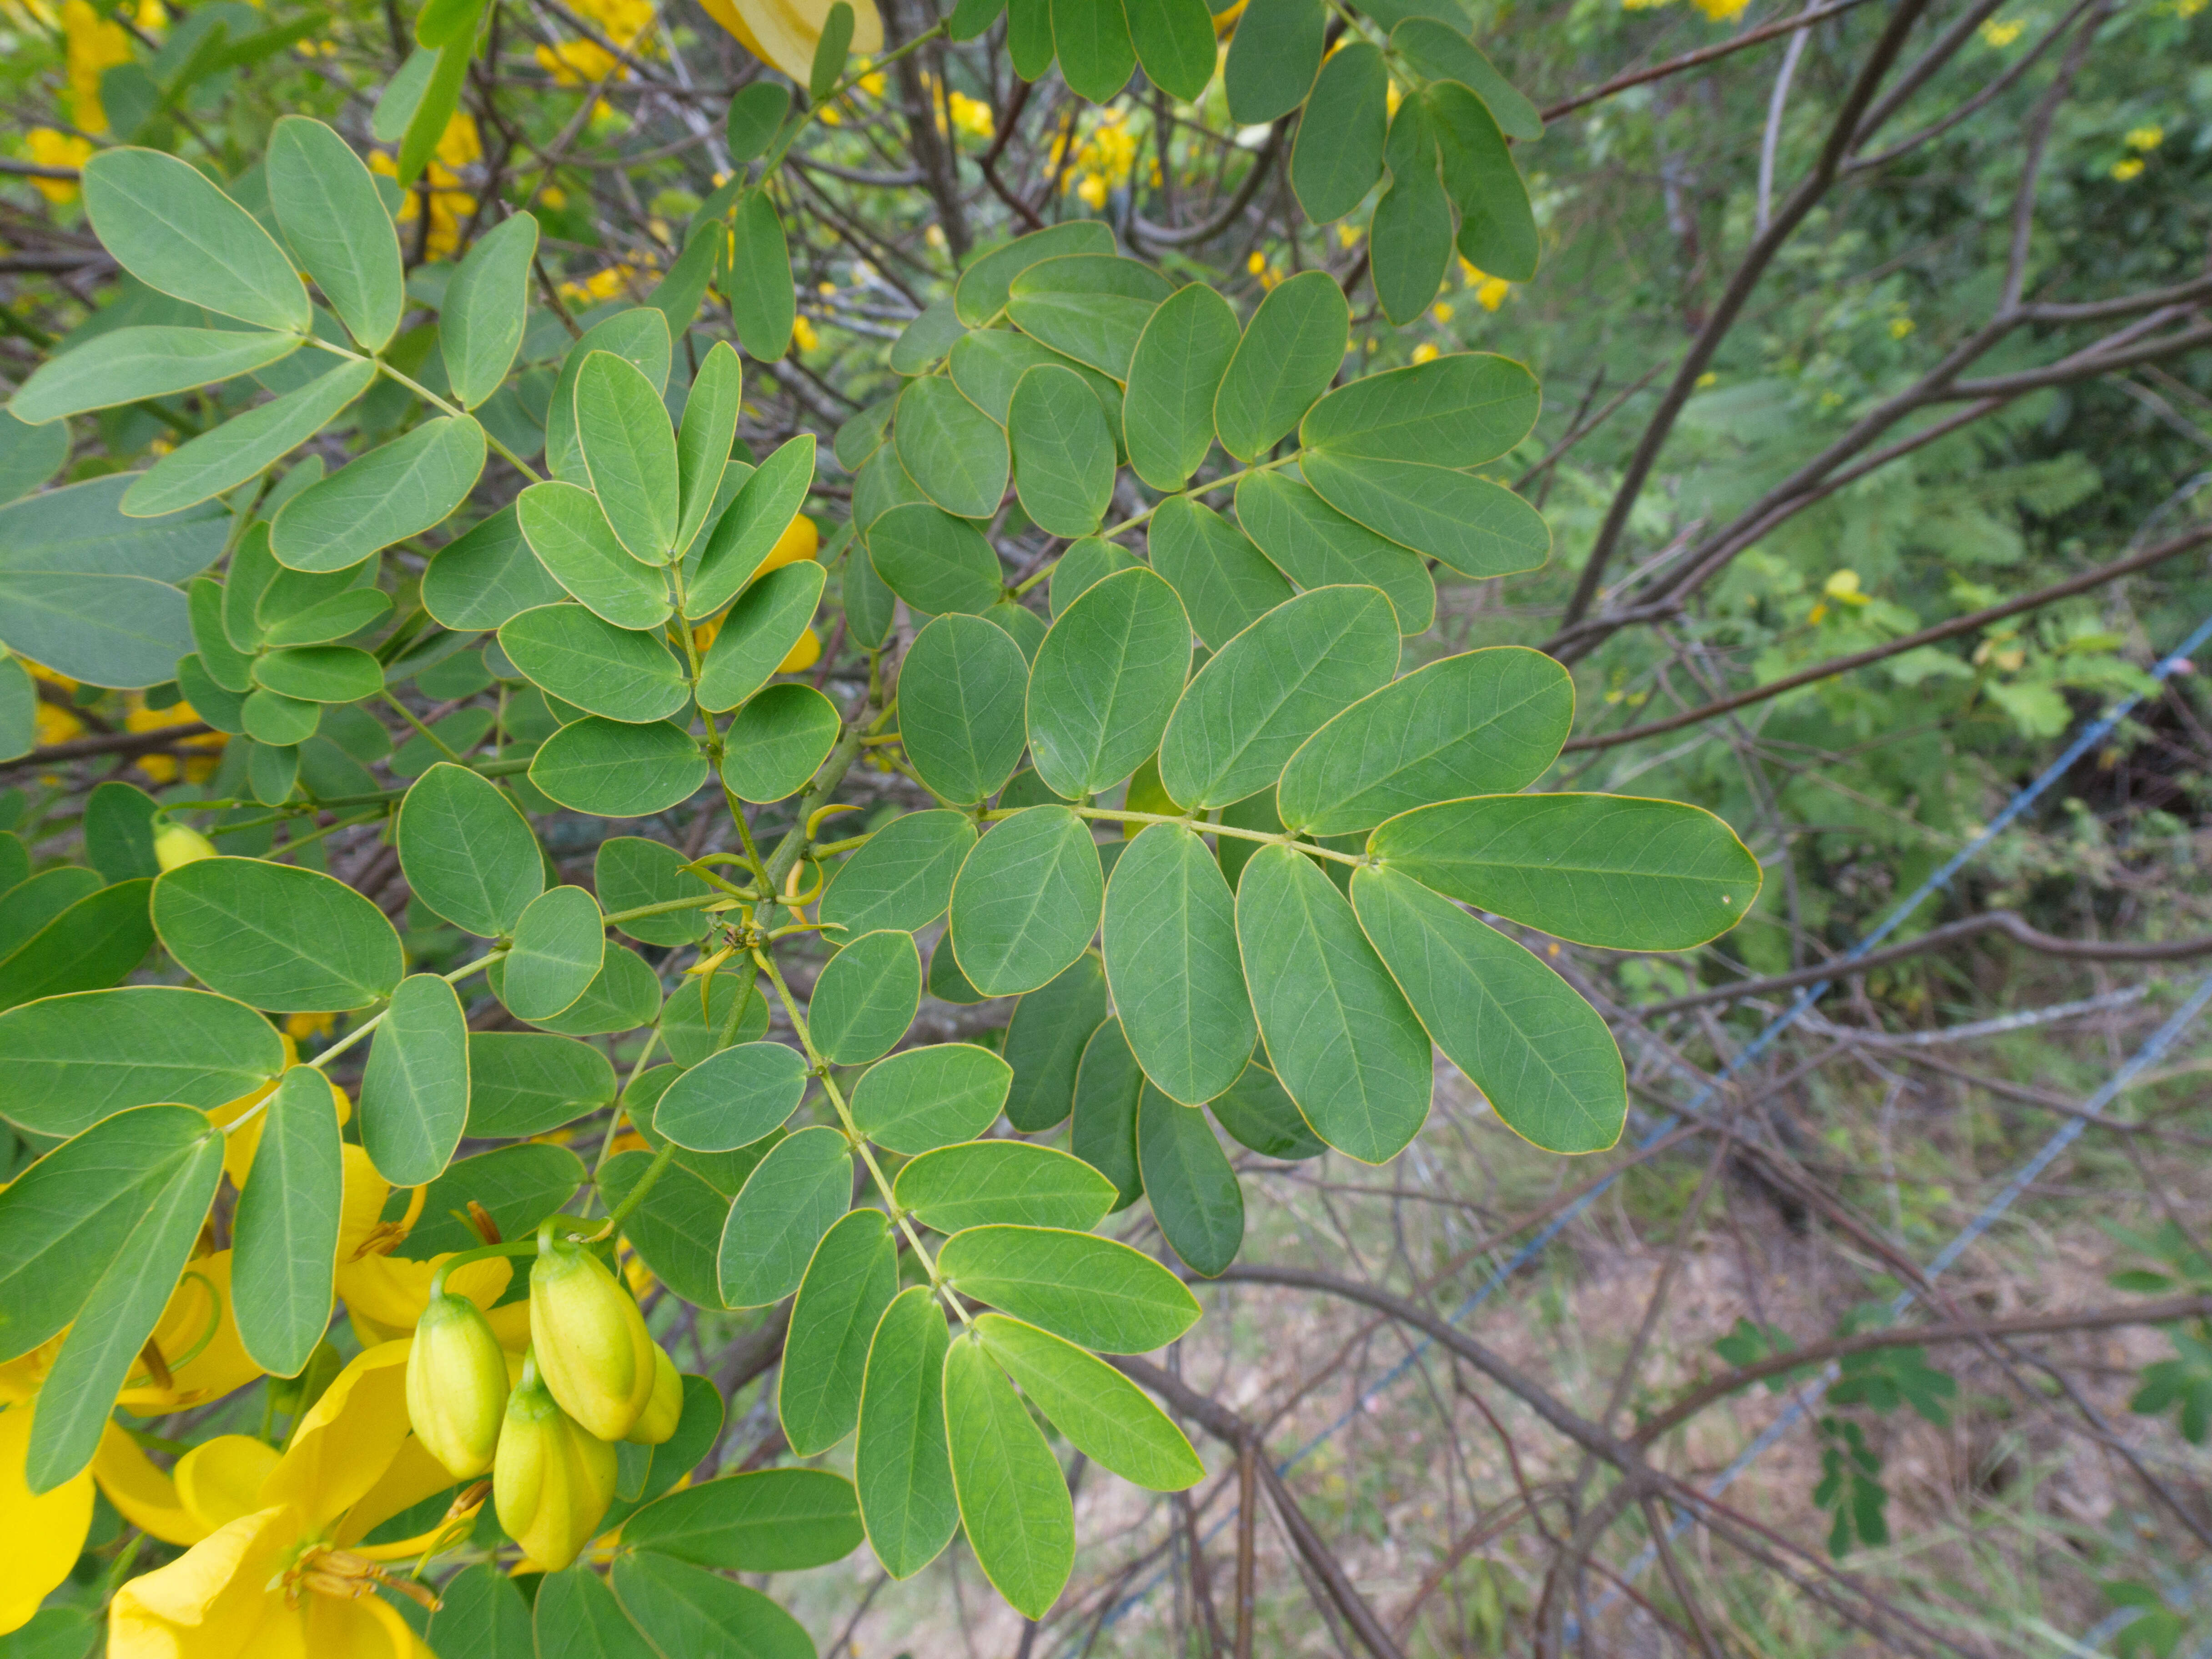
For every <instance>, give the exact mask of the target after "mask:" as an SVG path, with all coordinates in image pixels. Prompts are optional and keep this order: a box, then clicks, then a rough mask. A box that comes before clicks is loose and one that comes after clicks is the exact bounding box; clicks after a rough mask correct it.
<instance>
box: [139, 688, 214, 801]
mask: <svg viewBox="0 0 2212 1659" xmlns="http://www.w3.org/2000/svg"><path fill="white" fill-rule="evenodd" d="M199 718H200V716H199V712H198V711H197V709H195V708H193V707H192V706H191V704H190V703H188V702H173V703H171V704H170V705H169V706H168V707H167V708H148V707H146V700H145V699H144V698H143V696H139V694H138V693H137V692H136V691H133V692H132V693H131V695H130V696H129V697H128V698H127V699H126V700H125V707H124V713H123V729H124V730H125V731H126V732H159V731H162V730H164V729H165V728H167V727H168V726H192V725H197V724H198V722H199ZM229 741H230V739H229V738H228V737H227V736H225V735H224V734H223V733H222V732H201V733H200V734H199V735H198V736H197V737H191V738H179V739H178V740H177V747H178V749H179V750H181V751H183V753H182V756H181V766H180V759H179V756H175V755H141V756H140V757H138V769H139V770H140V771H142V772H143V773H144V774H145V775H147V776H148V777H149V778H151V779H153V780H154V781H155V782H156V783H174V782H175V781H177V778H178V776H179V772H180V770H181V775H183V777H184V779H185V781H186V782H188V783H205V782H206V781H208V780H209V779H210V778H211V777H213V776H214V775H215V769H216V763H217V762H218V761H220V760H221V758H222V748H223V745H224V744H227V743H228V742H229Z"/></svg>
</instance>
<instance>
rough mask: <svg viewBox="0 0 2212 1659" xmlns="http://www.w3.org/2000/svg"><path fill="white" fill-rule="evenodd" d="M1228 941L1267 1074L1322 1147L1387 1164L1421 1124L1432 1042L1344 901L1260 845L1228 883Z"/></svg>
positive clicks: (1318, 877)
mask: <svg viewBox="0 0 2212 1659" xmlns="http://www.w3.org/2000/svg"><path fill="white" fill-rule="evenodd" d="M1237 941H1238V943H1239V945H1241V947H1242V949H1243V957H1244V974H1245V980H1246V982H1247V983H1248V984H1249V987H1250V988H1251V993H1252V1006H1253V1009H1254V1011H1255V1012H1256V1013H1257V1014H1258V1016H1259V1020H1260V1033H1261V1036H1262V1037H1263V1038H1264V1039H1265V1040H1266V1042H1267V1054H1268V1058H1269V1060H1270V1061H1271V1062H1272V1064H1273V1069H1274V1073H1275V1075H1276V1077H1277V1078H1278V1079H1280V1080H1281V1083H1282V1085H1283V1087H1284V1088H1285V1090H1286V1091H1288V1092H1289V1094H1290V1097H1291V1099H1292V1100H1294V1101H1296V1102H1297V1105H1298V1109H1299V1111H1300V1112H1301V1113H1302V1114H1304V1117H1305V1119H1306V1121H1307V1122H1309V1123H1310V1124H1311V1125H1312V1126H1313V1128H1314V1132H1315V1133H1316V1134H1318V1135H1319V1136H1320V1137H1321V1138H1322V1139H1323V1140H1325V1141H1327V1142H1328V1144H1329V1145H1330V1146H1334V1147H1335V1148H1336V1149H1337V1150H1338V1151H1339V1152H1345V1153H1346V1154H1348V1155H1349V1156H1351V1157H1352V1158H1358V1160H1359V1161H1360V1162H1361V1163H1363V1164H1383V1163H1387V1162H1388V1161H1389V1159H1390V1158H1394V1157H1395V1156H1396V1155H1397V1154H1398V1153H1399V1152H1401V1150H1403V1149H1404V1147H1405V1146H1406V1145H1407V1142H1408V1141H1410V1140H1412V1139H1413V1136H1414V1135H1415V1134H1416V1133H1419V1129H1420V1127H1421V1123H1422V1121H1423V1120H1424V1119H1425V1118H1426V1117H1427V1115H1428V1110H1429V1098H1430V1095H1431V1091H1432V1089H1433V1085H1434V1079H1433V1076H1432V1071H1431V1059H1430V1050H1429V1039H1428V1036H1427V1034H1426V1033H1425V1032H1424V1031H1423V1030H1422V1029H1421V1026H1420V1024H1419V1022H1418V1021H1417V1020H1416V1019H1415V1018H1414V1017H1413V1010H1412V1009H1410V1008H1408V1007H1407V1006H1406V1000H1405V998H1404V996H1403V995H1402V994H1401V993H1400V991H1399V989H1398V987H1397V986H1396V984H1395V982H1394V981H1392V979H1391V978H1390V975H1389V971H1388V970H1387V969H1385V968H1384V967H1383V963H1382V961H1381V959H1380V958H1379V957H1377V956H1376V953H1375V949H1374V947H1373V946H1372V945H1370V944H1369V943H1368V942H1367V939H1366V936H1365V935H1364V933H1361V932H1360V929H1359V925H1358V921H1357V920H1356V919H1355V918H1354V916H1353V915H1352V906H1351V904H1350V903H1349V902H1347V901H1346V898H1345V896H1344V895H1343V894H1342V893H1340V892H1339V891H1338V890H1337V889H1336V886H1335V884H1334V883H1332V882H1331V881H1330V880H1329V878H1328V877H1327V876H1325V875H1323V874H1322V872H1321V871H1320V870H1319V869H1318V868H1316V866H1315V865H1314V863H1313V862H1312V860H1309V859H1307V858H1305V857H1304V856H1302V855H1301V854H1297V853H1295V852H1293V851H1291V848H1287V847H1285V846H1281V845H1276V846H1273V847H1265V848H1261V850H1260V851H1259V852H1258V853H1257V854H1254V856H1253V858H1252V860H1251V861H1250V862H1249V864H1247V865H1246V866H1245V867H1244V873H1243V878H1242V879H1241V880H1240V881H1239V882H1238V884H1237Z"/></svg>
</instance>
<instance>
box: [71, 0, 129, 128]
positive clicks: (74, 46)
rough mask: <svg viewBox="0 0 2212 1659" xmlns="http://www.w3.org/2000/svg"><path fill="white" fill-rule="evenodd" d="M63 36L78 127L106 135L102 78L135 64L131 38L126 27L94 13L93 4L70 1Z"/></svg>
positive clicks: (86, 1)
mask: <svg viewBox="0 0 2212 1659" xmlns="http://www.w3.org/2000/svg"><path fill="white" fill-rule="evenodd" d="M62 36H63V39H64V41H65V42H66V45H67V57H68V60H69V80H70V109H71V111H72V112H74V116H75V125H76V126H77V127H78V128H79V129H81V130H82V131H86V132H105V131H107V112H106V109H105V108H104V107H103V106H101V104H100V76H102V75H103V74H105V73H106V71H107V70H111V69H113V68H114V67H115V66H116V65H117V64H127V63H129V62H130V61H131V37H130V35H129V34H127V33H125V31H124V27H123V25H122V24H120V23H115V22H111V21H108V20H107V19H106V18H105V17H102V16H101V15H100V14H99V13H98V12H96V11H94V9H92V5H91V0H68V3H67V4H65V5H64V6H63V8H62Z"/></svg>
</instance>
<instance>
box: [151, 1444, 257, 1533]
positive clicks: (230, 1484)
mask: <svg viewBox="0 0 2212 1659" xmlns="http://www.w3.org/2000/svg"><path fill="white" fill-rule="evenodd" d="M276 1463H277V1454H276V1448H275V1447H274V1446H272V1445H270V1444H269V1443H268V1442H266V1441H264V1440H256V1439H255V1438H254V1437H252V1435H250V1434H222V1435H217V1436H216V1437H215V1438H214V1439H212V1440H210V1441H208V1442H207V1443H205V1444H204V1445H198V1446H195V1447H193V1448H192V1449H191V1450H190V1451H188V1452H186V1453H185V1455H183V1456H182V1457H180V1458H179V1459H178V1460H177V1467H176V1470H175V1473H174V1477H173V1478H174V1479H175V1481H176V1485H177V1498H178V1500H179V1502H180V1503H182V1504H184V1506H185V1514H187V1515H189V1516H191V1517H192V1519H193V1520H194V1521H196V1522H198V1523H199V1526H200V1530H201V1532H202V1534H203V1535H204V1534H208V1533H211V1532H214V1531H215V1530H216V1528H219V1527H227V1526H228V1525H229V1524H230V1523H231V1522H234V1521H235V1520H237V1519H238V1517H239V1516H241V1515H251V1514H252V1512H253V1511H254V1510H258V1509H259V1508H260V1507H261V1487H262V1483H263V1482H264V1481H266V1480H268V1479H269V1476H270V1473H271V1472H272V1471H274V1470H275V1468H276Z"/></svg>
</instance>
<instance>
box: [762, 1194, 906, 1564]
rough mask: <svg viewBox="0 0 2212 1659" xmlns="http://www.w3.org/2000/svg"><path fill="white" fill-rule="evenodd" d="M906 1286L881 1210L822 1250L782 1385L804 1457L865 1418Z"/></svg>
mask: <svg viewBox="0 0 2212 1659" xmlns="http://www.w3.org/2000/svg"><path fill="white" fill-rule="evenodd" d="M908 1167H909V1168H911V1167H912V1166H911V1165H909V1166H908ZM898 1287H899V1285H898V1251H897V1249H896V1247H895V1246H894V1245H893V1244H892V1243H891V1235H890V1223H889V1221H888V1220H887V1219H886V1218H884V1213H883V1212H882V1211H880V1210H865V1209H863V1210H854V1211H852V1212H849V1213H848V1214H847V1215H846V1216H845V1217H844V1218H842V1220H840V1221H839V1222H838V1223H837V1225H836V1226H834V1227H832V1228H831V1229H830V1230H829V1231H828V1232H826V1233H824V1234H823V1236H822V1242H821V1243H819V1244H818V1245H817V1246H816V1247H815V1249H814V1260H813V1261H811V1262H809V1263H808V1264H807V1267H806V1277H805V1279H802V1280H800V1281H799V1300H798V1301H797V1302H795V1303H794V1304H793V1305H792V1310H791V1328H790V1331H789V1333H788V1334H787V1336H786V1337H785V1339H784V1345H783V1365H782V1370H781V1376H780V1377H779V1380H778V1382H777V1384H776V1415H777V1418H778V1419H779V1420H780V1421H781V1423H782V1425H783V1433H784V1437H785V1438H786V1439H787V1440H788V1441H790V1443H791V1449H792V1450H793V1452H795V1453H797V1454H798V1455H799V1456H801V1457H811V1456H814V1455H817V1453H821V1452H825V1451H828V1450H829V1449H830V1448H831V1447H832V1446H834V1445H836V1443H838V1442H839V1441H841V1440H842V1439H843V1438H844V1437H846V1436H847V1435H848V1434H850V1433H851V1432H852V1431H853V1427H854V1425H855V1424H857V1423H858V1422H859V1421H860V1390H861V1386H862V1383H863V1381H864V1379H865V1376H866V1370H867V1364H868V1344H869V1341H870V1340H871V1339H872V1338H873V1336H874V1335H875V1331H876V1325H877V1322H878V1321H879V1320H881V1319H882V1318H883V1316H884V1309H886V1308H888V1307H890V1304H891V1298H892V1297H895V1296H896V1295H897V1294H898ZM854 1518H855V1520H856V1521H857V1519H858V1514H857V1511H856V1512H855V1516H854Z"/></svg>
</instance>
